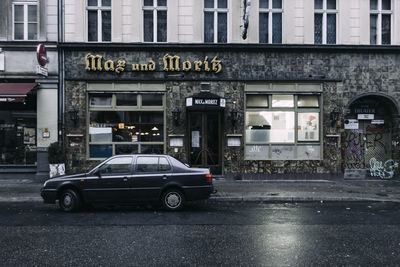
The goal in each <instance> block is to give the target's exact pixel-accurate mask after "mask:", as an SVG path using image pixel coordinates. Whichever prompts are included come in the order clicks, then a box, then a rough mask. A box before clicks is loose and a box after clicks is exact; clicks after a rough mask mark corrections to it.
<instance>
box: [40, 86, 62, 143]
mask: <svg viewBox="0 0 400 267" xmlns="http://www.w3.org/2000/svg"><path fill="white" fill-rule="evenodd" d="M36 127H37V146H38V147H48V146H49V145H50V144H51V143H53V142H56V141H57V138H58V132H57V88H55V89H39V90H38V91H37V124H36ZM45 128H47V129H48V131H49V132H50V137H49V138H43V134H42V133H43V132H44V131H45Z"/></svg>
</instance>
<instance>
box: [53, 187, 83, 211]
mask: <svg viewBox="0 0 400 267" xmlns="http://www.w3.org/2000/svg"><path fill="white" fill-rule="evenodd" d="M58 204H59V206H60V209H61V210H62V211H65V212H71V211H76V210H78V209H79V208H80V207H81V205H82V202H81V198H80V197H79V194H78V193H77V192H76V191H75V190H72V189H67V190H64V191H62V192H61V195H60V199H59V202H58Z"/></svg>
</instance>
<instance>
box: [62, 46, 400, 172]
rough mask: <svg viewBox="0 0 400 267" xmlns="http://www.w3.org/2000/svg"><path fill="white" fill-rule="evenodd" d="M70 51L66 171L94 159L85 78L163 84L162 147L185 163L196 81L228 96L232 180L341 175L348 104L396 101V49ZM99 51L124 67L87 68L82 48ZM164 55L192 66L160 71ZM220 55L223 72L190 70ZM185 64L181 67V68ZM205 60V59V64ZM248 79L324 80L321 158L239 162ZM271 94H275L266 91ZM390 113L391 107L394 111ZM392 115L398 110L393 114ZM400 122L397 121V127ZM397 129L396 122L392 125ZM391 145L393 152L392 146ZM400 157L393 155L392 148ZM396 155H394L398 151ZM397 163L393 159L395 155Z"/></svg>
mask: <svg viewBox="0 0 400 267" xmlns="http://www.w3.org/2000/svg"><path fill="white" fill-rule="evenodd" d="M94 51H96V52H93V51H91V50H89V49H78V50H77V49H74V50H71V51H68V50H67V51H66V57H65V58H66V62H65V64H66V66H65V68H66V73H65V77H66V83H65V96H66V97H65V100H66V110H67V111H68V110H70V109H71V108H72V107H75V108H76V109H78V110H79V112H78V116H79V118H80V120H79V122H78V125H74V124H73V122H72V121H70V119H69V117H68V116H66V124H65V136H66V137H65V138H66V144H68V138H69V137H68V136H75V135H81V136H82V146H80V147H77V148H76V147H69V146H68V145H66V152H67V159H68V164H67V167H68V168H69V169H70V170H74V171H77V170H81V169H87V168H89V167H92V166H94V165H95V164H97V163H99V161H95V160H88V157H87V154H88V153H87V147H88V146H87V142H88V136H87V132H88V125H87V118H86V116H87V105H88V104H87V102H88V100H87V99H86V98H87V92H86V84H87V83H93V82H96V83H101V82H104V83H110V82H113V83H115V82H123V83H137V82H141V83H146V82H154V81H157V82H161V83H164V84H165V88H166V91H165V99H166V103H165V113H166V120H165V125H166V126H165V129H166V132H165V135H166V137H165V153H167V154H170V155H172V156H175V157H177V158H179V159H181V160H182V161H185V162H188V155H189V151H188V143H189V141H190V140H188V139H189V137H187V133H188V130H187V110H186V109H185V101H186V98H187V97H191V96H193V95H195V94H196V93H199V92H200V90H201V86H202V83H204V82H207V83H209V85H210V92H211V93H213V94H216V95H218V96H220V97H222V98H224V99H226V107H225V109H224V111H223V115H222V116H223V131H222V137H221V138H222V140H221V142H222V155H221V159H222V167H223V171H222V173H223V174H224V175H228V176H229V175H231V176H232V177H234V178H235V179H243V178H244V177H250V178H253V179H259V178H260V177H265V176H264V175H265V174H268V175H270V177H272V176H271V175H283V174H285V175H287V174H296V175H299V174H303V175H304V176H306V175H307V176H309V175H317V174H329V175H334V176H336V175H337V176H341V175H343V173H344V171H345V170H344V161H345V153H344V150H345V147H344V132H345V130H344V128H343V122H344V119H345V118H346V115H347V114H348V113H349V112H348V109H349V105H350V104H351V103H352V101H353V100H354V99H356V98H357V97H359V96H360V95H363V94H372V95H373V94H379V95H380V96H387V98H388V99H390V100H391V101H392V104H393V107H394V109H393V110H398V109H397V108H398V105H399V100H400V88H399V84H400V54H399V53H398V51H397V50H388V51H377V50H374V49H372V48H371V49H370V50H356V49H353V50H352V49H334V48H332V49H319V50H318V49H317V50H315V51H314V50H313V49H293V48H292V49H284V48H281V49H275V50H268V49H260V48H259V47H258V48H254V49H249V50H248V51H242V50H239V49H235V48H232V49H224V50H221V49H215V50H213V49H190V47H189V46H188V47H185V49H182V50H180V49H179V47H175V48H171V47H168V48H165V49H161V48H158V49H144V50H142V51H138V49H137V48H126V49H123V50H121V51H118V50H117V49H110V48H108V49H105V50H101V49H100V50H99V49H95V50H94ZM89 53H91V54H93V55H101V56H103V61H102V63H103V64H104V62H105V61H106V60H113V61H114V62H115V64H117V62H118V60H125V62H126V65H125V68H124V70H123V71H121V72H120V73H119V74H117V73H115V72H112V71H108V72H105V71H104V70H102V71H98V70H97V71H87V70H85V67H86V65H85V56H86V55H87V54H89ZM166 54H170V55H179V56H180V58H181V61H180V62H181V63H182V62H183V61H190V62H191V65H192V66H191V69H190V70H187V71H183V70H182V69H180V70H179V71H176V70H175V71H171V70H169V71H165V70H163V64H164V62H163V60H162V59H163V57H164V56H165V55H166ZM215 56H216V57H217V59H218V60H220V61H221V62H220V64H221V65H222V70H221V71H220V72H218V73H216V72H215V71H212V69H211V70H210V71H203V70H202V71H196V70H195V69H194V66H193V65H194V63H193V62H194V61H198V60H203V61H204V59H208V61H209V64H211V63H210V62H211V60H212V59H213V58H214V57H215ZM150 60H152V61H154V63H155V69H154V71H132V67H131V64H133V63H135V64H136V63H138V64H145V63H148V62H149V61H150ZM187 66H188V65H186V67H187ZM210 66H211V65H210ZM252 83H274V84H282V85H285V84H293V83H299V84H319V85H321V86H322V93H321V96H322V97H321V98H322V103H323V106H322V107H321V114H320V117H321V120H322V125H321V128H322V130H321V131H320V132H321V138H322V144H323V148H322V151H323V156H322V159H321V160H245V155H244V151H245V148H244V136H245V134H244V132H245V128H244V127H245V119H244V117H245V116H244V115H245V114H244V110H245V103H244V99H245V96H244V95H245V88H246V85H247V84H252ZM271 93H273V92H271ZM177 107H178V108H179V110H180V111H181V114H180V121H179V124H178V125H177V124H176V123H174V120H173V117H172V111H173V110H174V109H175V108H177ZM234 107H236V108H237V110H238V117H237V121H236V123H235V125H232V123H231V114H230V112H231V110H232V109H233V108H234ZM335 109H336V110H338V111H339V114H338V118H337V121H335V122H334V123H332V118H331V113H332V111H333V110H335ZM394 113H396V112H394ZM393 117H394V118H397V117H398V111H397V113H396V114H393ZM396 127H398V124H397V125H396ZM396 131H397V132H398V128H397V130H396ZM230 134H241V135H242V139H241V146H239V147H228V146H227V136H228V135H230ZM174 135H179V136H184V146H183V147H180V148H178V149H176V148H173V147H170V146H169V137H170V136H174ZM392 149H393V150H394V151H395V149H396V148H393V147H392ZM393 154H394V155H397V156H398V153H393ZM397 156H395V157H397ZM394 160H395V161H398V160H399V159H398V158H394Z"/></svg>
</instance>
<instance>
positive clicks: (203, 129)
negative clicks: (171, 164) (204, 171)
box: [188, 112, 222, 174]
mask: <svg viewBox="0 0 400 267" xmlns="http://www.w3.org/2000/svg"><path fill="white" fill-rule="evenodd" d="M188 128H189V135H188V136H189V160H190V164H191V165H193V166H199V167H206V168H210V169H211V172H212V173H213V174H221V170H222V165H221V115H220V113H219V112H191V113H189V127H188Z"/></svg>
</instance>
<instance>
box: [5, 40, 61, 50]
mask: <svg viewBox="0 0 400 267" xmlns="http://www.w3.org/2000/svg"><path fill="white" fill-rule="evenodd" d="M38 44H45V45H46V50H47V51H57V42H44V41H28V42H27V41H0V47H1V48H2V49H3V50H6V51H36V48H37V46H38Z"/></svg>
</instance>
